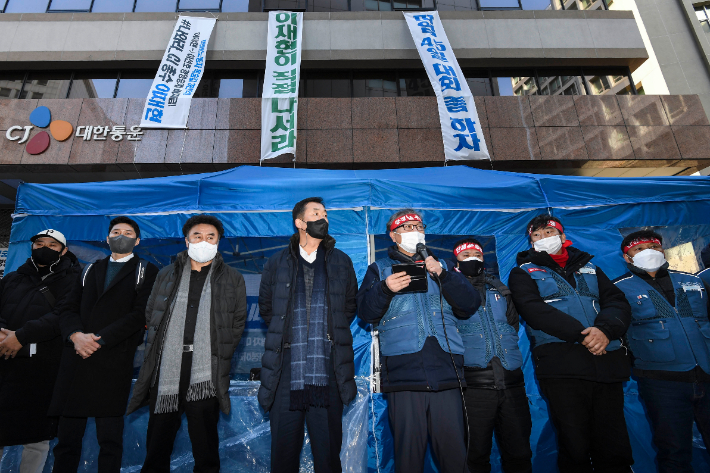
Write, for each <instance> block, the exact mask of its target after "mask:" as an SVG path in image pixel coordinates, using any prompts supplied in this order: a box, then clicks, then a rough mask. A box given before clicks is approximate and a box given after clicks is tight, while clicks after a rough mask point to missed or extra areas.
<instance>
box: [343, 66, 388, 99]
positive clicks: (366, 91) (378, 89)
mask: <svg viewBox="0 0 710 473" xmlns="http://www.w3.org/2000/svg"><path fill="white" fill-rule="evenodd" d="M396 96H397V75H396V74H395V73H394V72H377V71H372V72H370V71H357V72H355V74H354V77H353V97H396Z"/></svg>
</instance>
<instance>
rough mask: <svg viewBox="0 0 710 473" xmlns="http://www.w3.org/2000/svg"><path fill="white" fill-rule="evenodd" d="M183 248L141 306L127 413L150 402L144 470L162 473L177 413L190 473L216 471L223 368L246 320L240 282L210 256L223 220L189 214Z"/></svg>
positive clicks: (225, 398) (225, 378)
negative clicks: (142, 336)
mask: <svg viewBox="0 0 710 473" xmlns="http://www.w3.org/2000/svg"><path fill="white" fill-rule="evenodd" d="M182 233H183V234H184V235H185V244H186V245H187V251H183V252H182V253H180V254H178V255H177V258H176V260H175V262H174V263H173V264H171V265H169V266H166V267H165V268H163V269H162V270H161V271H160V273H159V274H158V277H157V278H156V280H155V286H154V287H153V292H152V293H151V294H150V299H149V300H148V306H147V308H146V319H147V321H148V339H147V342H146V351H145V352H146V358H145V361H144V363H143V366H142V367H141V371H140V374H139V375H138V381H136V385H135V386H134V388H133V397H132V398H131V402H130V404H129V406H128V413H129V414H130V413H131V412H133V411H135V410H136V409H138V408H139V407H141V406H144V405H146V404H150V417H149V420H148V436H147V440H146V450H147V454H146V458H145V462H144V464H143V469H142V470H141V471H143V472H166V473H167V472H169V471H170V454H171V453H172V451H173V443H174V442H175V436H176V435H177V432H178V430H179V429H180V424H181V420H182V415H183V414H185V415H186V416H187V430H188V433H189V435H190V442H191V443H192V456H193V457H194V458H195V468H194V470H195V471H196V472H218V471H219V467H220V462H219V435H218V432H217V423H218V421H219V411H220V409H221V410H222V412H224V413H225V414H229V410H230V407H231V404H230V399H229V370H230V367H231V362H232V355H234V350H235V349H236V348H237V345H238V344H239V340H240V339H241V337H242V332H243V331H244V324H245V323H246V317H247V298H246V286H245V284H244V277H243V276H242V275H241V274H240V273H239V271H237V270H236V269H234V268H230V267H229V266H227V264H225V262H224V261H223V260H222V256H221V255H220V254H219V252H218V251H217V248H218V245H219V240H220V239H221V238H222V237H223V236H224V228H223V227H222V222H220V221H219V219H217V218H216V217H213V216H212V215H196V216H194V217H191V218H189V219H188V220H187V222H185V225H183V227H182Z"/></svg>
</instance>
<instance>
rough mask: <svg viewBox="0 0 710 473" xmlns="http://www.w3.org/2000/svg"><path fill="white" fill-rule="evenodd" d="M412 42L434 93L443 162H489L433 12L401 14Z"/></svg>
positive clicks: (463, 81)
mask: <svg viewBox="0 0 710 473" xmlns="http://www.w3.org/2000/svg"><path fill="white" fill-rule="evenodd" d="M404 18H405V19H406V20H407V26H409V31H410V32H411V33H412V39H413V40H414V44H415V45H416V47H417V51H419V57H421V58H422V62H423V63H424V68H425V69H426V73H427V76H428V77H429V82H431V86H432V87H433V88H434V92H435V93H436V102H437V104H438V106H439V120H440V121H441V135H442V137H443V139H444V157H445V159H446V161H449V160H461V159H491V158H490V155H489V154H488V147H487V146H486V140H485V138H484V136H483V130H482V129H481V124H480V123H479V121H478V113H477V112H476V104H475V103H474V101H473V95H471V89H469V87H468V82H466V78H465V77H464V75H463V73H462V72H461V68H460V67H459V63H458V61H457V60H456V56H454V51H453V50H452V49H451V45H450V44H449V40H448V38H447V37H446V32H445V31H444V26H443V25H442V24H441V20H440V19H439V13H438V12H436V11H432V12H426V14H422V13H412V12H409V13H404Z"/></svg>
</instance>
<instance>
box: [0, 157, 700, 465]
mask: <svg viewBox="0 0 710 473" xmlns="http://www.w3.org/2000/svg"><path fill="white" fill-rule="evenodd" d="M314 195H318V196H322V197H323V198H324V199H325V200H326V205H327V208H328V214H329V218H330V230H331V234H332V235H333V236H334V237H335V238H336V240H337V242H338V243H337V246H338V247H339V248H340V249H342V250H343V251H345V252H346V253H348V254H349V255H350V256H351V258H352V259H353V263H354V265H355V270H356V272H357V274H358V278H359V279H360V280H362V277H363V276H364V273H365V270H366V268H367V264H368V258H369V255H370V254H377V255H378V256H379V255H380V254H382V253H381V251H382V249H383V248H384V247H385V246H386V245H387V244H388V243H387V237H386V236H385V233H386V232H385V224H386V221H387V219H388V218H389V216H390V215H391V213H392V211H393V210H395V209H398V208H402V207H413V208H416V209H418V210H420V211H421V212H422V213H423V215H424V218H425V222H426V223H427V225H428V228H427V240H428V241H432V242H434V241H435V242H436V246H437V248H439V249H436V250H435V253H436V254H438V255H439V256H444V257H450V256H451V255H450V253H447V248H449V247H450V245H451V242H452V241H453V240H454V238H456V237H458V236H462V235H476V236H479V237H481V238H482V239H484V240H485V241H484V245H485V251H486V254H487V257H486V260H487V264H488V265H492V267H491V269H493V270H495V271H497V272H499V274H500V275H501V277H502V279H503V280H504V281H505V280H506V279H507V275H508V274H509V272H510V270H511V269H512V267H513V266H514V265H515V254H516V253H517V252H518V251H521V250H523V249H526V248H527V247H528V242H527V238H526V236H525V232H524V230H525V225H526V224H527V222H528V221H529V220H530V219H531V218H532V217H533V216H535V215H537V214H539V213H541V212H545V211H550V212H552V213H553V214H554V215H556V216H558V217H559V218H561V219H562V221H563V222H564V223H565V230H566V233H567V236H568V238H569V239H571V240H572V241H574V243H575V246H577V247H578V248H580V249H583V250H585V251H588V252H590V253H592V254H594V255H596V256H595V259H594V262H595V263H596V264H597V265H599V266H601V267H602V268H604V269H605V271H606V272H607V274H608V275H609V276H611V277H616V276H618V275H620V274H622V273H623V272H624V271H625V267H624V264H623V261H622V259H621V255H620V252H619V244H620V242H621V240H622V233H624V232H625V233H624V234H626V233H628V229H631V228H637V227H643V226H658V227H663V228H664V231H665V232H666V233H664V235H666V234H667V235H673V239H674V244H680V243H685V242H693V243H695V244H696V246H697V242H700V241H702V242H705V243H707V241H709V239H710V178H705V177H659V178H584V177H562V176H546V175H533V174H513V173H505V172H497V171H481V170H476V169H472V168H468V167H465V166H454V167H444V168H429V169H401V170H380V171H329V170H315V169H310V170H306V169H282V168H259V167H248V166H244V167H239V168H235V169H231V170H228V171H224V172H216V173H208V174H199V175H187V176H177V177H164V178H155V179H143V180H133V181H119V182H99V183H83V184H50V185H40V184H22V185H21V186H20V188H19V190H18V196H17V205H16V215H15V218H14V220H13V226H12V234H11V244H10V251H9V256H8V261H7V271H12V270H13V269H15V268H17V267H18V266H19V265H20V264H21V263H22V262H24V260H25V259H26V258H27V257H28V255H29V250H30V244H29V238H30V237H31V236H32V235H34V234H36V233H37V232H39V231H40V230H43V229H45V228H56V229H58V230H61V231H62V232H64V234H65V235H66V236H67V239H68V240H69V241H70V247H71V248H72V249H73V250H76V251H77V253H78V254H80V258H81V259H82V260H83V261H88V260H89V259H91V258H92V257H96V256H97V255H101V254H106V253H107V248H106V246H105V244H102V243H100V242H102V241H104V240H105V237H106V232H107V227H108V222H109V221H110V219H111V218H112V217H113V216H116V215H121V214H127V215H131V216H132V217H133V218H134V219H135V220H137V221H138V223H139V224H140V225H141V231H142V237H143V241H142V245H141V247H139V250H140V251H139V253H141V254H142V256H144V257H147V258H149V259H151V260H152V261H155V262H156V263H157V264H159V265H164V264H167V263H169V261H170V255H172V254H174V253H175V252H177V251H179V250H180V248H182V245H183V243H182V242H181V238H182V232H181V228H182V224H183V223H184V221H185V220H186V218H187V217H189V216H190V215H193V214H195V213H212V214H216V215H218V216H219V217H220V218H221V219H222V220H223V222H224V223H225V229H226V237H227V238H226V239H225V240H224V241H222V242H221V244H220V251H221V252H222V253H223V254H225V256H226V257H227V259H228V261H229V264H230V265H233V266H234V267H236V268H238V269H240V270H241V271H243V272H244V273H245V274H255V275H258V272H259V271H260V268H261V267H262V266H263V262H264V261H265V259H266V258H267V257H268V256H269V255H270V254H273V252H274V251H277V250H278V248H280V247H283V244H284V241H285V238H286V237H288V236H289V235H291V234H292V232H293V225H292V219H291V214H290V211H291V209H292V207H293V204H294V203H295V202H296V201H298V200H300V199H303V198H305V197H310V196H314ZM370 236H376V238H374V237H373V238H370ZM245 248H246V249H245ZM378 251H379V253H378ZM230 253H231V255H230ZM250 297H254V296H250ZM249 320H250V323H249V324H248V325H247V331H246V332H245V335H244V337H245V340H248V339H251V340H257V339H258V337H257V336H256V335H254V334H258V333H261V332H259V331H263V327H262V326H260V324H259V322H258V307H257V306H256V300H252V301H250V319H249ZM252 322H253V323H252ZM352 330H353V335H354V340H355V360H356V370H357V375H358V377H359V379H358V383H359V386H360V395H359V397H358V401H357V402H356V403H355V404H354V405H353V406H351V407H350V409H349V410H348V414H347V415H346V417H345V420H344V422H346V423H347V426H348V429H350V430H351V431H353V432H359V430H358V429H366V431H367V435H360V436H357V435H356V436H355V437H354V438H353V439H350V440H347V439H346V440H347V448H344V455H345V458H347V459H348V461H347V462H346V463H344V465H346V471H353V472H354V471H363V472H364V471H368V472H374V471H383V472H384V471H393V458H392V438H391V433H390V431H389V426H388V420H387V409H386V396H383V395H381V394H371V393H369V389H368V388H369V383H368V379H369V376H370V373H371V367H370V360H371V357H370V346H371V337H370V332H369V330H370V327H369V326H367V325H366V324H364V323H362V322H360V321H359V320H358V319H355V321H353V324H352ZM250 335H254V336H250ZM520 344H521V349H522V350H523V353H524V356H525V364H524V372H525V378H526V383H527V392H528V396H529V399H530V407H531V413H532V417H533V434H532V437H531V444H532V448H533V452H534V467H535V470H536V471H556V467H555V458H556V449H555V437H554V432H553V429H552V427H551V425H550V423H549V421H548V418H547V408H546V405H545V402H544V401H543V400H542V398H541V397H540V395H539V393H538V390H537V384H536V382H535V377H534V371H533V366H532V362H531V360H530V354H529V344H528V341H527V339H526V337H525V335H524V332H523V331H522V329H521V342H520ZM245 351H247V350H246V348H242V358H241V359H239V360H236V356H235V366H241V365H240V364H239V363H240V362H244V361H245V359H244V358H243V357H244V355H243V353H244V352H245ZM237 371H239V370H237ZM233 374H234V375H235V378H237V379H238V378H239V375H240V373H239V372H236V373H234V372H233ZM242 374H243V373H242ZM234 382H235V383H239V382H242V381H237V380H235V381H234ZM245 386H247V385H244V386H242V387H240V390H237V391H238V393H239V394H237V395H234V396H233V397H232V402H233V408H234V410H233V412H235V411H237V412H242V411H243V412H244V413H245V414H244V415H245V416H247V414H248V417H249V420H248V421H245V420H244V417H243V416H241V415H239V414H238V415H235V414H232V416H230V418H223V420H222V423H221V424H220V432H224V435H228V438H229V439H242V440H238V441H237V443H239V442H242V443H243V444H244V445H247V446H248V448H249V449H250V451H251V452H252V455H255V456H254V457H250V458H253V463H251V464H252V465H268V455H269V448H268V441H269V437H268V435H267V432H268V424H267V423H265V422H266V417H264V416H263V414H262V413H260V411H259V410H258V407H256V404H255V402H254V399H253V390H254V388H253V387H252V388H247V387H245ZM235 389H236V388H235ZM250 389H251V391H250ZM237 391H235V392H237ZM245 393H247V394H245ZM249 393H251V394H249ZM625 412H626V420H627V424H628V427H629V434H630V437H631V441H632V446H633V449H634V458H635V461H636V465H635V466H634V470H635V471H644V472H645V471H652V470H653V469H654V466H653V464H654V455H655V453H654V449H653V444H652V442H651V436H650V431H649V428H648V423H647V421H646V417H645V413H644V407H643V403H642V402H640V401H639V398H638V392H637V390H636V385H635V382H633V381H631V382H629V383H627V386H626V409H625ZM365 413H366V414H367V415H366V418H365V417H364V415H365ZM259 416H261V417H259ZM146 419H147V411H145V409H144V410H142V411H139V412H138V413H137V414H135V415H133V416H131V417H129V418H127V426H129V425H131V426H133V427H131V428H130V429H128V431H129V432H131V436H130V437H128V438H127V439H126V443H127V446H126V454H125V455H124V467H125V468H126V470H127V471H129V470H130V471H133V470H134V469H135V468H136V467H137V465H139V464H140V463H141V461H142V455H144V447H143V446H142V444H141V442H142V441H143V439H144V432H145V422H146ZM136 426H138V427H136ZM244 439H247V440H244ZM86 442H89V444H90V443H91V442H95V440H91V439H89V438H87V439H86V440H85V444H86ZM249 442H251V443H249ZM226 444H229V446H228V445H226ZM91 445H94V444H91ZM234 445H236V444H234V443H230V442H226V443H225V447H224V448H223V449H222V450H221V452H222V456H223V462H224V463H223V464H224V465H229V466H230V471H242V470H243V471H250V470H249V468H248V467H247V466H246V465H247V463H240V461H239V460H238V459H237V456H239V455H243V454H244V453H243V450H240V449H234V448H232V447H233V446H234ZM344 445H345V444H344ZM694 447H695V450H694V453H695V457H694V466H695V468H696V471H707V470H709V469H710V456H708V454H707V452H706V451H705V449H704V446H703V444H702V441H701V440H700V436H699V435H698V433H697V431H696V432H695V436H694ZM494 448H495V447H494ZM7 450H8V453H6V455H5V457H4V459H3V461H2V463H1V464H0V471H2V472H3V473H5V472H7V471H15V469H16V460H17V456H18V452H17V450H18V449H7ZM89 452H90V453H89V456H91V455H94V456H95V454H96V450H95V448H94V449H93V450H91V449H90V450H89ZM91 452H92V453H91ZM253 452H258V453H253ZM189 458H190V455H189V442H188V441H187V440H186V439H185V438H182V440H181V441H179V442H178V443H177V444H176V449H175V452H174V462H173V464H174V466H175V467H176V468H178V469H181V468H183V467H185V468H186V466H185V465H187V464H188V463H189V461H188V460H185V459H189ZM94 462H95V458H93V459H92V458H87V463H85V466H86V469H85V471H91V468H92V465H94V464H95V463H94ZM186 462H187V463H186ZM492 463H493V464H494V471H500V459H499V457H498V455H497V450H494V453H493V456H492ZM304 467H305V469H306V471H311V470H310V469H311V468H312V466H310V465H308V464H307V463H304ZM260 468H261V467H260ZM435 469H436V467H435V463H434V462H433V461H432V459H431V458H430V457H428V458H427V470H428V471H435ZM260 471H261V470H260Z"/></svg>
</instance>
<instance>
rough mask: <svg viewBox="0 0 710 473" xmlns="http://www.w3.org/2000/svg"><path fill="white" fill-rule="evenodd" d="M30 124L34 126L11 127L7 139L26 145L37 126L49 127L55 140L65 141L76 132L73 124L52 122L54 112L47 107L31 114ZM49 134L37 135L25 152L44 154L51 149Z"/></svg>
mask: <svg viewBox="0 0 710 473" xmlns="http://www.w3.org/2000/svg"><path fill="white" fill-rule="evenodd" d="M30 123H32V125H34V126H32V125H27V126H11V127H10V128H8V130H7V133H5V137H6V138H7V139H8V140H10V141H17V140H19V141H17V142H18V144H20V143H24V142H26V141H27V139H28V138H29V137H30V131H32V128H34V127H35V126H36V127H38V128H47V126H49V132H50V133H51V134H52V136H53V137H54V139H55V140H57V141H64V140H66V139H67V138H69V137H70V136H71V135H72V133H73V132H74V128H73V127H72V126H71V123H69V122H65V121H64V120H54V121H52V112H50V111H49V109H48V108H47V107H37V108H35V109H34V110H33V111H32V113H30ZM23 129H24V130H25V132H24V134H22V135H20V134H14V132H16V131H20V130H23ZM49 141H50V140H49V133H47V132H46V131H41V132H39V133H37V134H36V135H35V136H34V137H33V138H32V139H31V140H30V142H29V143H27V147H26V148H25V150H26V151H27V153H29V154H40V153H44V152H45V151H46V150H47V148H49Z"/></svg>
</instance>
